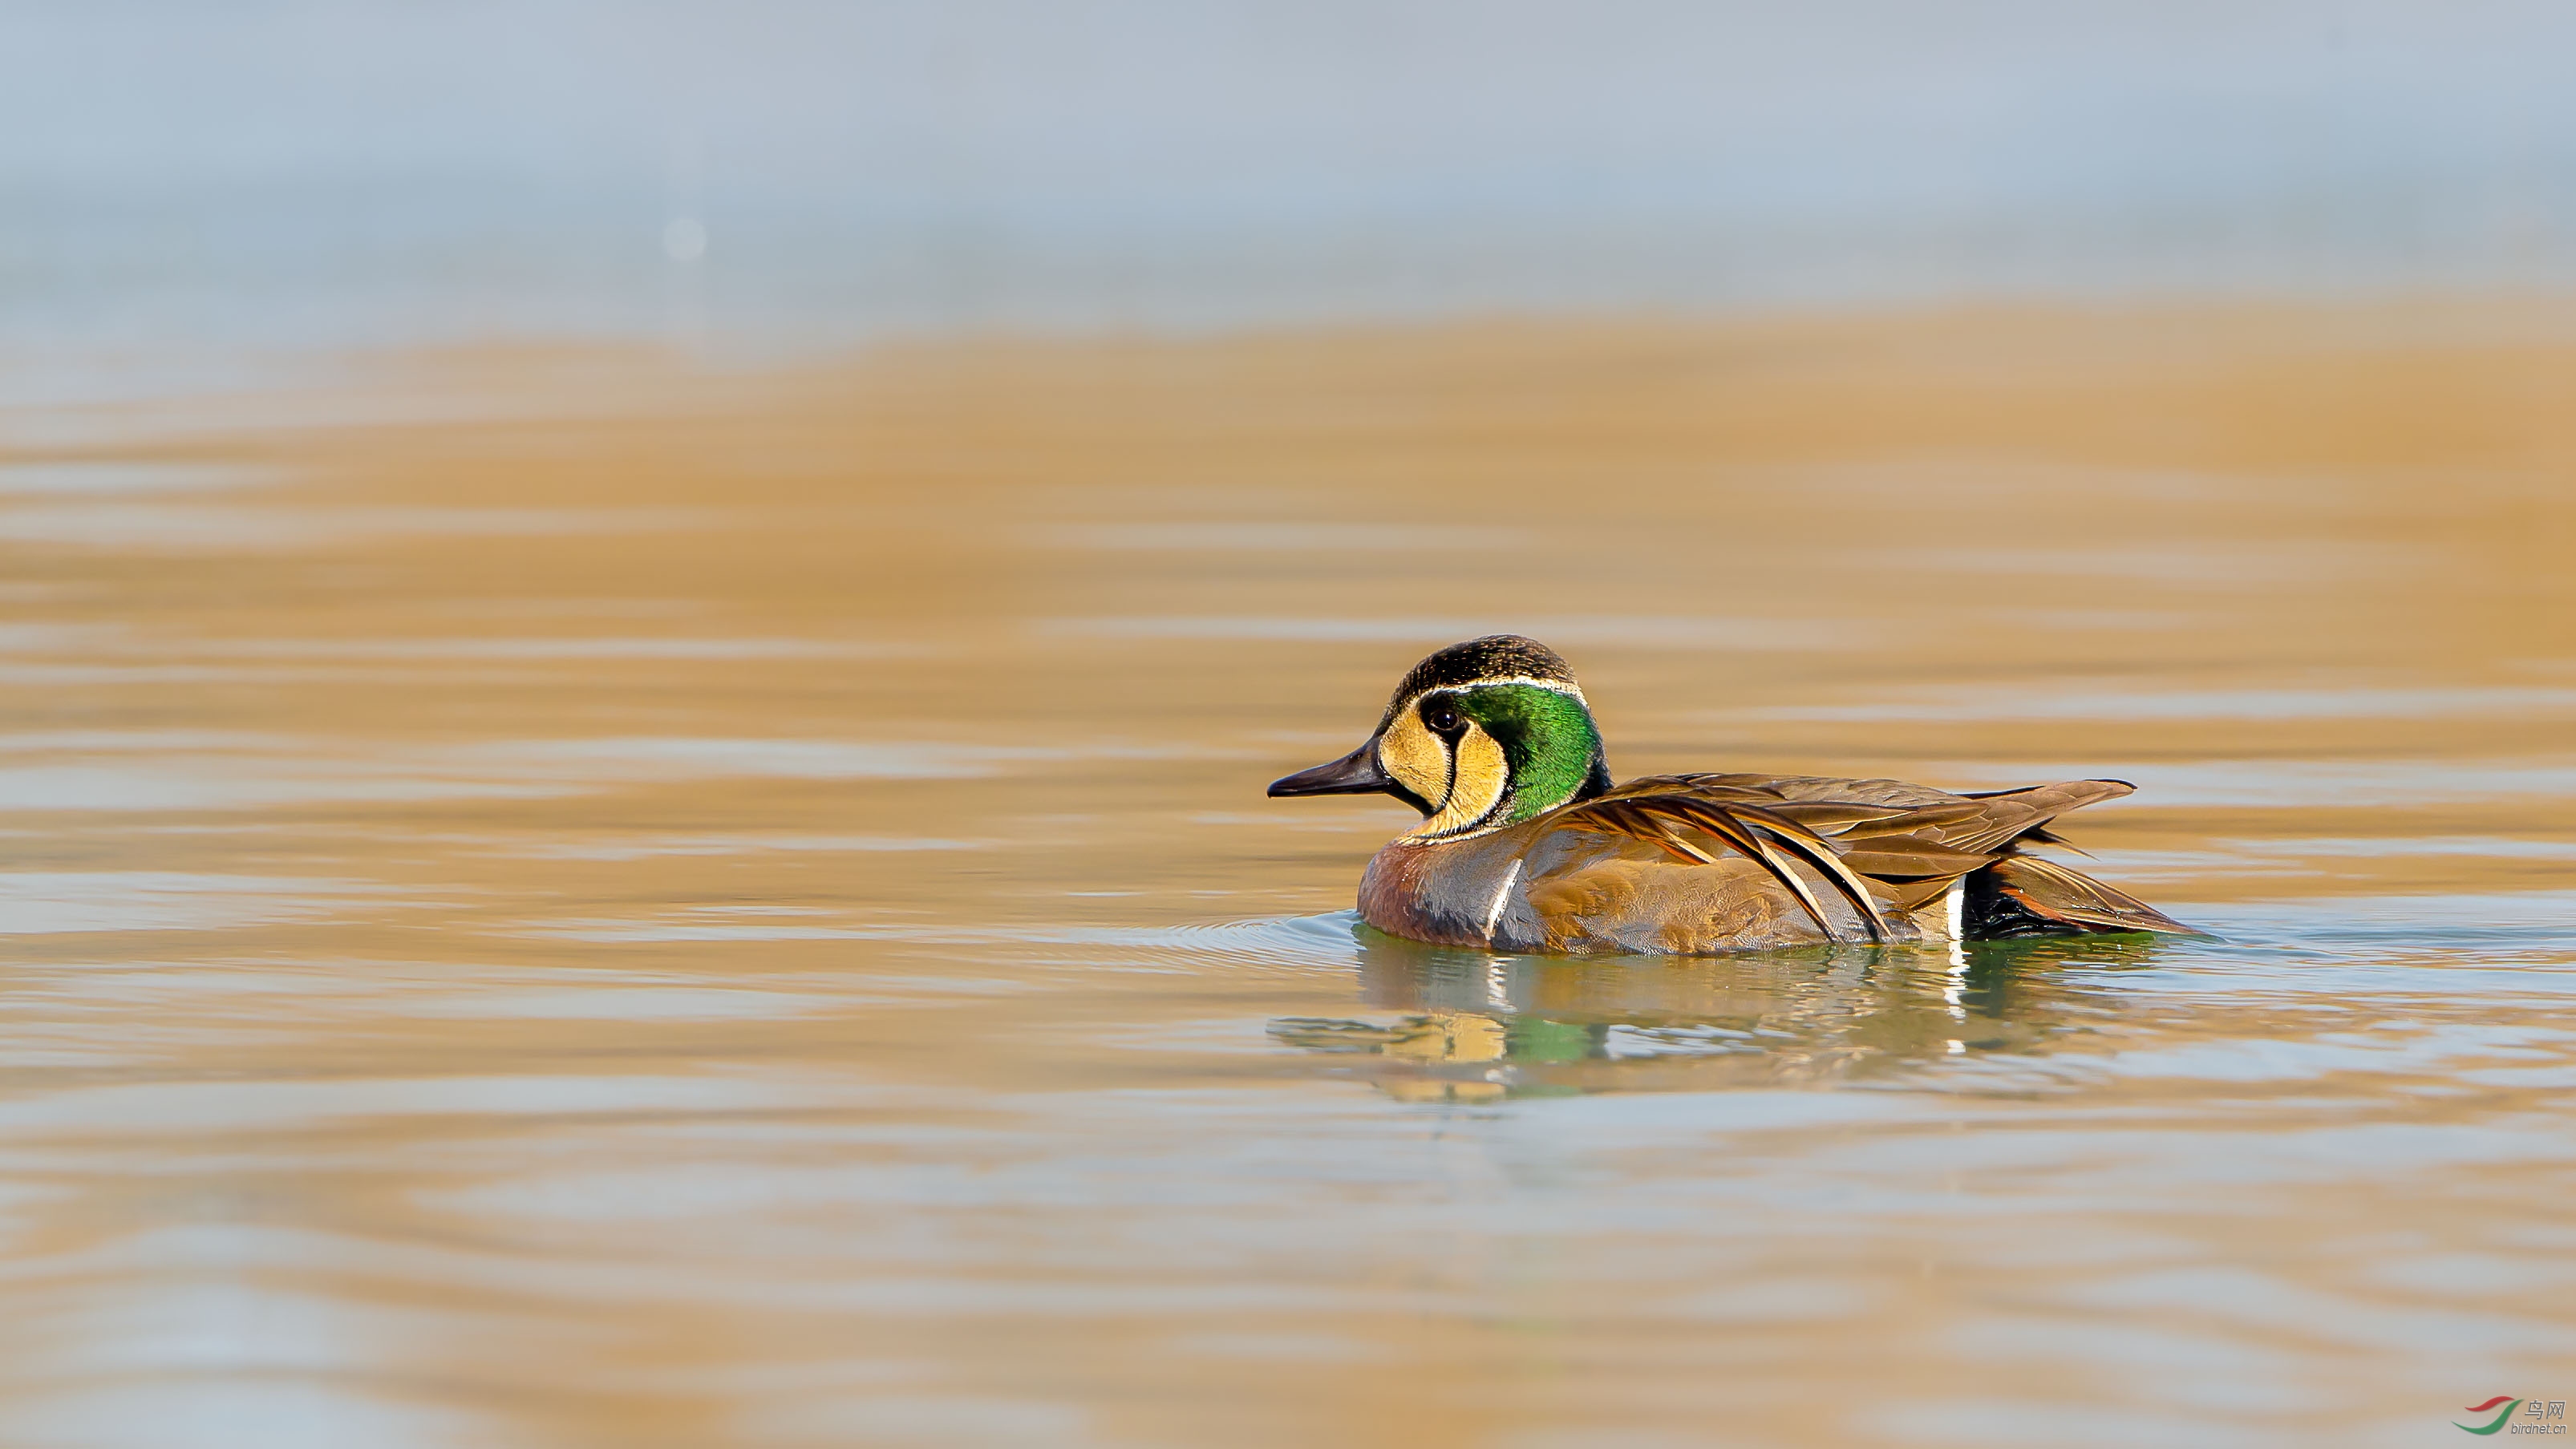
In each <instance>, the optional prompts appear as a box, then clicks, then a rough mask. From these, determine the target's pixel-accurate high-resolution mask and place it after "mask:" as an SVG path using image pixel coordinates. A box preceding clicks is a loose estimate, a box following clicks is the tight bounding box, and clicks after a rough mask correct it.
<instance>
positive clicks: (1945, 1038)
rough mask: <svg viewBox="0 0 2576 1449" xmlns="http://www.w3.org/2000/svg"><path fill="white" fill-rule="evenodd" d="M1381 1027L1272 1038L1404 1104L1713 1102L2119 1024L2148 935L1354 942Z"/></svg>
mask: <svg viewBox="0 0 2576 1449" xmlns="http://www.w3.org/2000/svg"><path fill="white" fill-rule="evenodd" d="M1356 934H1357V935H1358V937H1359V964H1360V980H1361V991H1362V995H1363V997H1364V999H1365V1000H1366V1001H1367V1003H1368V1004H1369V1005H1370V1006H1372V1007H1375V1008H1378V1009H1379V1010H1380V1011H1381V1012H1389V1013H1394V1014H1395V1015H1394V1019H1393V1020H1391V1021H1367V1020H1334V1019H1326V1018H1316V1017H1289V1018H1283V1019H1281V1020H1278V1021H1274V1022H1272V1023H1271V1024H1270V1033H1271V1035H1272V1036H1273V1037H1275V1038H1277V1039H1278V1040H1280V1041H1281V1042H1284V1043H1286V1044H1288V1045H1290V1046H1295V1047H1299V1048H1302V1049H1304V1050H1307V1051H1313V1052H1322V1053H1331V1054H1334V1055H1337V1056H1340V1057H1342V1058H1344V1059H1345V1060H1346V1061H1347V1062H1348V1064H1349V1065H1350V1066H1351V1067H1353V1068H1354V1069H1355V1070H1356V1072H1357V1074H1358V1075H1361V1076H1363V1077H1365V1078H1367V1079H1368V1080H1369V1081H1370V1082H1371V1083H1373V1084H1374V1085H1376V1086H1377V1087H1378V1088H1379V1089H1381V1090H1383V1091H1385V1092H1387V1093H1388V1094H1389V1095H1392V1096H1395V1097H1397V1098H1400V1099H1404V1100H1408V1101H1491V1100H1496V1099H1500V1098H1504V1097H1519V1096H1548V1095H1561V1094H1569V1093H1577V1092H1606V1091H1709V1090H1722V1089H1725V1088H1728V1087H1756V1086H1779V1085H1786V1084H1790V1083H1797V1082H1813V1081H1823V1080H1835V1079H1854V1078H1867V1077H1869V1076H1871V1075H1873V1074H1878V1073H1891V1074H1892V1073H1898V1072H1904V1071H1909V1070H1912V1071H1919V1070H1922V1069H1925V1068H1927V1067H1930V1066H1933V1065H1935V1064H1938V1063H1940V1062H1942V1061H1943V1060H1944V1059H1952V1058H1962V1057H1977V1056H1986V1055H1990V1054H1993V1053H2032V1052H2036V1051H2038V1050H2040V1049H2041V1048H2042V1046H2043V1044H2044V1043H2046V1042H2048V1041H2049V1040H2050V1039H2052V1038H2055V1037H2059V1036H2063V1035H2065V1034H2068V1033H2070V1032H2080V1031H2082V1030H2084V1029H2085V1027H2086V1025H2087V1024H2088V1022H2089V1021H2091V1020H2098V1019H2100V1018H2101V1017H2103V1016H2106V1015H2108V1014H2109V1013H2111V1012H2113V1011H2115V1010H2117V1009H2119V1006H2118V998H2117V996H2116V995H2115V994H2114V993H2113V992H2112V991H2111V990H2110V989H2109V986H2108V983H2106V982H2105V981H2104V980H2103V979H2102V973H2104V972H2117V971H2120V970H2130V969H2137V968H2140V967H2144V966H2146V965H2148V964H2150V963H2151V962H2152V960H2153V959H2154V958H2155V956H2156V954H2157V953H2158V952H2159V951H2161V950H2169V949H2172V948H2171V945H2170V943H2167V942H2163V941H2160V940H2158V939H2156V938H2152V937H2144V936H2090V937H2073V938H2062V939H2041V940H2024V941H1997V942H1979V943H1974V944H1970V945H1967V946H1944V945H1934V946H1921V947H1857V946H1846V947H1833V948H1819V949H1815V950H1804V951H1773V952H1763V953H1758V954H1749V955H1744V956H1689V957H1674V956H1613V957H1583V958H1564V957H1547V956H1496V955H1489V954H1486V953H1484V952H1480V951H1465V950H1457V949H1454V948H1449V947H1440V946H1425V945H1421V944H1419V943H1416V942H1412V941H1405V940H1400V939H1398V938H1396V937H1393V936H1387V935H1382V934H1380V933H1378V932H1376V931H1372V930H1370V929H1369V928H1367V927H1365V926H1361V927H1357V928H1356Z"/></svg>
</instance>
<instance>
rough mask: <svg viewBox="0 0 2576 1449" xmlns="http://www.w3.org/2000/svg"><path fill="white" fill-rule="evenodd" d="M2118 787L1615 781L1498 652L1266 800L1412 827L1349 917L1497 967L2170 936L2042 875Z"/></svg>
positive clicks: (1546, 676)
mask: <svg viewBox="0 0 2576 1449" xmlns="http://www.w3.org/2000/svg"><path fill="white" fill-rule="evenodd" d="M2131 789H2132V787H2131V786H2130V785H2128V784H2126V783H2125V782H2123V781H2119V780H2070V781H2067V782H2066V783H2064V784H2057V785H2032V786H2029V787H2027V788H2025V789H2020V790H1999V791H1994V792H1991V793H1984V794H1966V795H1954V794H1950V793H1948V792H1946V791H1941V790H1934V789H1931V788H1929V787H1927V786H1923V785H1909V784H1906V783H1904V782H1902V781H1898V780H1834V779H1824V778H1819V777H1814V776H1806V775H1738V774H1724V775H1648V776H1644V777H1642V778H1639V779H1635V780H1631V781H1629V782H1628V783H1627V784H1625V785H1613V784H1612V783H1611V781H1610V766H1609V761H1608V757H1607V755H1606V754H1605V753H1604V751H1603V748H1602V744H1601V731H1600V730H1599V728H1598V727H1596V726H1595V725H1594V724H1593V722H1592V708H1591V705H1590V704H1589V702H1587V701H1586V700H1585V699H1584V697H1583V690H1582V689H1581V688H1580V687H1579V686H1578V685H1576V683H1575V682H1574V672H1573V671H1572V670H1571V669H1569V668H1567V667H1566V663H1565V661H1564V660H1563V659H1561V658H1559V657H1557V655H1556V652H1555V651H1554V650H1551V649H1549V648H1547V647H1546V646H1545V645H1543V644H1540V643H1538V642H1536V641H1535V640H1530V639H1523V638H1519V637H1517V636H1514V635H1509V634H1498V635H1494V636H1492V637H1490V638H1484V639H1471V640H1469V641H1467V642H1466V643H1464V644H1453V645H1451V646H1450V647H1448V648H1446V649H1443V650H1441V651H1440V652H1439V653H1437V654H1434V655H1432V656H1431V657H1430V658H1428V659H1425V660H1423V661H1422V662H1421V663H1420V664H1417V665H1415V666H1414V667H1413V671H1412V672H1411V673H1410V674H1407V675H1406V676H1405V677H1404V682H1403V683H1402V684H1399V685H1397V686H1396V690H1395V698H1394V699H1393V700H1392V701H1391V702H1389V703H1388V705H1387V708H1386V717H1385V718H1384V719H1381V720H1380V721H1378V727H1377V731H1376V733H1374V734H1372V735H1370V736H1369V738H1368V740H1367V742H1366V743H1364V744H1362V745H1361V746H1360V747H1359V748H1358V749H1356V750H1353V751H1351V752H1350V753H1349V754H1347V755H1345V756H1343V757H1342V758H1340V759H1338V760H1335V761H1333V762H1332V763H1331V764H1327V765H1318V766H1316V767H1315V768H1313V769H1311V770H1304V771H1300V772H1299V773H1297V774H1294V775H1290V776H1288V777H1287V778H1286V779H1283V780H1279V781H1276V782H1274V783H1273V784H1272V785H1271V786H1270V793H1271V794H1273V795H1343V794H1362V793H1381V794H1388V795H1393V796H1395V797H1396V798H1397V799H1399V800H1402V801H1403V802H1404V803H1406V804H1408V805H1410V806H1412V807H1413V808H1414V809H1416V810H1419V811H1421V812H1422V816H1423V820H1422V825H1421V827H1420V828H1419V829H1416V830H1414V831H1412V832H1410V833H1409V834H1406V835H1402V836H1399V837H1397V838H1396V839H1395V840H1394V841H1392V842H1390V843H1389V844H1388V845H1387V846H1386V848H1385V849H1383V850H1380V851H1379V852H1378V853H1377V856H1376V858H1374V859H1372V860H1371V861H1370V862H1369V864H1368V871H1367V873H1366V874H1365V875H1363V876H1362V877H1361V878H1360V900H1359V907H1360V915H1361V917H1362V918H1363V919H1365V920H1366V921H1367V922H1368V923H1369V924H1370V925H1372V926H1375V927H1376V928H1378V929H1379V930H1381V931H1385V932H1387V933H1388V934H1390V935H1396V936H1404V937H1409V938H1411V939H1413V940H1417V941H1429V942H1433V943H1435V944H1439V945H1449V946H1475V947H1484V948H1487V949H1490V950H1496V951H1514V952H1551V953H1566V954H1591V953H1601V952H1627V953H1643V954H1696V953H1705V952H1715V951H1743V950H1761V949H1766V948H1771V947H1780V946H1802V945H1815V944H1819V943H1828V942H1891V941H1960V940H1987V939H1996V938H2002V937H2013V936H2036V935H2067V934H2079V933H2087V932H2111V931H2158V932H2171V933H2176V934H2186V935H2187V934H2192V931H2191V928H2190V927H2188V926H2185V925H2183V924H2182V923H2181V922H2179V921H2176V920H2174V919H2173V918H2171V917H2169V916H2167V915H2165V914H2164V913H2163V912H2161V911H2158V910H2156V909H2155V908H2154V907H2152V906H2149V905H2147V904H2146V903H2144V902H2142V901H2138V900H2135V899H2132V898H2131V897H2129V896H2127V895H2124V894H2122V893H2120V892H2119V891H2116V890H2113V889H2111V888H2110V887H2109V886H2106V885H2103V884H2102V883H2101V882H2099V881H2096V880H2093V879H2091V878H2090V877H2088V876H2085V875H2082V874H2080V873H2078V872H2076V871H2073V870H2069V869H2068V868H2067V867H2065V866H2063V865H2061V864H2059V863H2057V862H2056V861H2053V860H2049V859H2046V858H2044V857H2041V856H2036V855H2031V854H2027V853H2026V852H2025V851H2024V850H2023V847H2024V846H2025V845H2028V844H2031V843H2051V844H2057V843H2062V842H2060V841H2059V840H2058V837H2057V836H2056V835H2054V834H2052V833H2051V832H2050V828H2049V827H2050V823H2051V822H2052V821H2054V820H2055V819H2056V818H2057V817H2058V816H2060V815H2063V814H2065V813H2066V812H2068V811H2070V810H2076V809H2080V808H2082V807H2083V806H2086V805H2091V804H2094V803H2096V802H2099V801H2103V800H2112V799H2117V798H2118V797H2120V796H2122V795H2126V794H2128V793H2129V792H2130V790H2131Z"/></svg>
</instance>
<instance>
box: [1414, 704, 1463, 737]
mask: <svg viewBox="0 0 2576 1449" xmlns="http://www.w3.org/2000/svg"><path fill="white" fill-rule="evenodd" d="M1422 722H1423V723H1424V724H1427V725H1429V726H1431V729H1432V732H1433V733H1434V734H1443V735H1454V734H1456V733H1458V731H1459V730H1461V729H1463V728H1465V727H1466V723H1467V722H1466V721H1465V720H1463V719H1461V718H1459V717H1458V707H1457V706H1456V705H1454V704H1451V703H1450V702H1449V701H1447V700H1445V699H1435V700H1431V701H1429V702H1428V703H1426V704H1424V705H1423V706H1422Z"/></svg>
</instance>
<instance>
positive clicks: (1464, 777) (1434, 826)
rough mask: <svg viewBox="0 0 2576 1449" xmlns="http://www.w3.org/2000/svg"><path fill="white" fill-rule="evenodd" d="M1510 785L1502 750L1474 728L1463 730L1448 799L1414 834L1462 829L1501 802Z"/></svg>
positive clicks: (1481, 731) (1485, 734)
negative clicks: (1454, 777)
mask: <svg viewBox="0 0 2576 1449" xmlns="http://www.w3.org/2000/svg"><path fill="white" fill-rule="evenodd" d="M1511 783H1512V769H1511V766H1510V765H1509V764H1508V763H1507V762H1505V760H1504V759H1503V747H1502V746H1501V745H1500V744H1499V743H1497V742H1496V741H1495V739H1494V737H1493V736H1492V735H1489V734H1487V733H1485V732H1484V730H1483V729H1481V728H1479V727H1478V726H1476V725H1472V724H1471V725H1469V726H1467V734H1466V737H1465V738H1463V739H1461V740H1459V741H1458V767H1457V781H1456V783H1455V784H1453V785H1452V786H1450V789H1449V798H1448V799H1446V800H1443V801H1441V802H1440V809H1439V810H1438V811H1437V812H1436V813H1435V814H1433V815H1432V817H1431V818H1430V819H1428V820H1425V821H1423V822H1422V828H1421V829H1420V830H1417V831H1415V832H1414V834H1415V835H1417V836H1423V835H1446V834H1448V833H1449V832H1451V831H1453V830H1464V829H1466V828H1467V827H1468V826H1470V825H1473V824H1475V823H1476V822H1477V821H1479V820H1482V819H1484V818H1485V815H1486V812H1488V811H1490V810H1492V809H1493V808H1494V806H1495V805H1497V804H1499V803H1500V802H1501V800H1502V798H1503V791H1505V790H1506V789H1509V788H1510V786H1511ZM1424 798H1426V799H1428V798H1429V797H1428V796H1425V797H1424Z"/></svg>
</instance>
